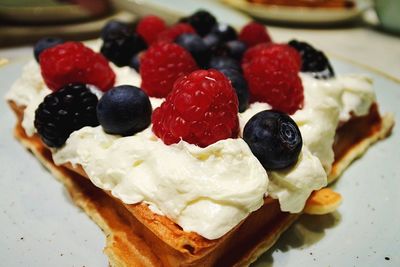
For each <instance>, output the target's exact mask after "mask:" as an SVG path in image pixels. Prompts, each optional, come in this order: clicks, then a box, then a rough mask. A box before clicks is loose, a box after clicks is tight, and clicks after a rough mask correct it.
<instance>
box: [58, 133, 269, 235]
mask: <svg viewBox="0 0 400 267" xmlns="http://www.w3.org/2000/svg"><path fill="white" fill-rule="evenodd" d="M53 159H54V162H55V163H56V164H63V163H67V162H71V163H72V164H80V165H81V166H82V167H83V169H84V170H85V172H86V173H87V174H88V176H89V177H90V179H91V181H92V182H93V183H94V184H95V185H96V186H98V187H100V188H102V189H104V190H109V191H111V193H112V195H113V196H115V197H117V198H119V199H121V200H122V201H123V202H124V203H127V204H134V203H138V202H142V201H144V202H146V203H149V204H150V205H154V206H156V207H157V209H159V210H160V211H161V212H162V213H163V214H165V215H166V216H168V217H169V218H171V219H172V220H173V221H175V222H176V223H177V224H179V225H180V226H181V227H182V228H183V229H184V230H185V231H194V232H196V233H199V234H200V235H202V236H204V237H206V238H209V239H215V238H218V237H221V236H222V235H224V234H225V233H226V232H228V231H229V230H231V229H232V228H233V227H234V226H236V225H237V224H238V223H239V222H240V221H241V220H243V219H244V218H246V217H247V215H248V214H250V213H251V212H252V211H255V210H257V209H258V208H260V207H261V206H262V205H263V203H264V194H265V192H267V186H268V175H267V173H266V172H265V170H264V168H263V167H262V165H261V164H260V163H259V161H258V160H257V159H256V158H255V157H254V156H253V154H252V152H251V150H250V148H249V147H248V146H247V144H246V143H245V142H244V140H243V139H226V140H221V141H219V142H216V143H214V144H212V145H210V146H208V147H206V148H200V147H198V146H195V145H191V144H189V143H186V142H185V141H181V142H179V143H178V144H174V145H170V146H166V145H165V144H164V143H163V142H162V141H161V140H160V139H158V138H156V137H155V136H154V135H153V133H152V131H151V129H146V130H144V131H142V132H140V133H138V134H135V135H133V136H129V137H124V138H118V137H117V136H112V135H108V134H106V133H104V131H103V130H102V128H101V127H100V126H99V127H95V128H93V127H84V128H82V129H81V130H79V131H76V132H74V133H72V134H71V136H70V137H69V139H68V140H67V143H66V145H65V146H63V147H62V148H61V149H58V150H56V151H55V153H54V154H53Z"/></svg>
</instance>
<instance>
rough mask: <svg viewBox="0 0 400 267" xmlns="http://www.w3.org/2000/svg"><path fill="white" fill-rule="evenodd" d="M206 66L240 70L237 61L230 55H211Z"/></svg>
mask: <svg viewBox="0 0 400 267" xmlns="http://www.w3.org/2000/svg"><path fill="white" fill-rule="evenodd" d="M208 66H209V68H210V69H217V70H222V69H234V70H237V71H239V72H241V71H242V69H241V68H240V64H239V62H237V61H236V60H234V59H233V58H230V57H223V56H222V57H213V58H211V60H210V62H209V64H208Z"/></svg>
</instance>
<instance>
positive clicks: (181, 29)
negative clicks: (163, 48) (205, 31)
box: [157, 23, 196, 42]
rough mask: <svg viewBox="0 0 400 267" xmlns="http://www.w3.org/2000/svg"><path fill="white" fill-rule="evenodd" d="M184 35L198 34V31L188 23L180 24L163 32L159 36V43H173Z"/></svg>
mask: <svg viewBox="0 0 400 267" xmlns="http://www.w3.org/2000/svg"><path fill="white" fill-rule="evenodd" d="M183 33H196V31H195V29H193V27H192V26H191V25H190V24H188V23H178V24H175V25H172V26H171V27H169V28H168V29H166V30H164V31H163V32H161V33H160V34H159V35H158V36H157V41H159V42H173V41H175V39H176V38H177V37H178V36H179V35H181V34H183Z"/></svg>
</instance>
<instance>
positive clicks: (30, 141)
mask: <svg viewBox="0 0 400 267" xmlns="http://www.w3.org/2000/svg"><path fill="white" fill-rule="evenodd" d="M9 104H10V106H11V108H12V110H13V111H14V112H15V114H16V115H17V124H16V127H15V130H14V135H15V137H16V138H17V139H18V140H19V141H20V142H21V143H22V144H23V145H24V146H25V147H26V148H27V149H28V150H30V151H31V152H32V153H33V154H34V156H35V157H36V158H38V159H39V160H40V162H41V163H42V164H43V165H44V166H45V167H46V168H47V169H48V170H49V171H50V172H51V173H52V174H53V176H55V177H56V178H57V179H58V180H60V181H61V182H62V183H63V184H64V185H65V187H66V189H67V190H68V192H69V194H70V196H71V198H72V200H73V201H74V203H75V204H76V205H77V206H79V207H81V208H82V209H83V210H84V211H85V212H86V213H87V214H88V216H89V217H90V218H91V219H92V220H93V221H94V222H95V223H96V224H97V225H98V226H99V227H100V228H101V229H102V230H103V232H104V233H105V235H106V236H107V239H106V247H105V249H104V252H105V253H106V254H107V256H108V258H109V262H110V266H124V267H125V266H247V265H249V264H250V263H252V262H254V261H255V260H256V259H257V258H258V257H259V256H260V255H261V254H262V253H264V252H265V251H267V250H268V249H269V248H270V247H271V246H272V245H273V244H274V243H275V242H276V240H277V239H278V238H279V236H280V235H281V234H282V233H283V232H284V231H285V230H286V229H287V228H288V227H289V226H290V225H291V224H292V223H293V222H294V221H295V220H296V219H297V218H298V217H299V216H300V214H290V213H286V212H282V211H280V208H279V203H278V202H277V200H274V199H271V198H266V199H265V200H264V205H263V206H262V207H261V208H260V209H259V210H257V211H255V212H253V213H251V214H250V215H249V216H248V217H247V218H246V219H245V220H243V221H242V222H241V223H240V224H239V225H237V226H236V227H235V228H234V229H232V230H231V231H230V232H228V233H227V234H225V235H224V236H223V237H221V238H219V239H216V240H208V239H206V238H204V237H202V236H200V235H198V234H196V233H188V232H184V231H183V230H182V229H181V228H180V227H179V226H178V225H177V224H175V223H174V222H172V221H171V220H169V219H168V218H166V217H165V216H160V215H157V214H154V213H153V212H152V211H151V210H150V209H149V208H148V206H147V205H146V204H143V203H140V204H134V205H127V204H124V203H122V202H121V201H119V200H118V199H116V198H114V197H112V196H111V195H110V194H109V192H106V191H103V190H101V189H99V188H97V187H96V186H94V185H93V184H92V183H91V182H90V180H89V179H88V178H87V175H86V174H85V172H84V171H83V169H82V168H80V167H79V166H78V167H77V168H73V167H72V166H71V165H68V164H66V165H63V166H56V165H55V164H54V162H53V160H52V157H51V152H50V151H49V150H48V149H47V148H46V147H45V146H44V145H43V143H42V142H41V140H40V138H39V137H38V136H37V135H34V136H32V137H29V136H27V135H26V134H25V131H24V129H23V128H22V126H21V121H22V118H23V109H24V107H18V106H17V105H16V104H15V103H13V102H9ZM361 118H362V117H361ZM363 119H364V121H366V122H367V124H368V125H367V126H365V125H364V124H362V123H360V122H359V121H357V120H353V121H352V120H351V121H350V123H352V125H362V126H363V127H367V129H366V128H364V129H363V132H364V135H358V136H355V137H354V136H353V137H352V141H351V142H350V143H349V144H347V145H346V147H345V148H343V147H341V154H340V157H337V158H336V159H335V163H334V165H333V168H332V172H331V175H330V176H329V179H330V181H333V180H334V179H336V178H337V177H339V176H340V174H341V173H342V172H343V171H344V170H345V169H346V168H347V166H349V165H350V163H351V162H352V161H353V160H355V159H356V158H358V157H360V156H361V155H362V154H363V153H364V152H365V151H366V150H367V149H368V147H369V146H371V145H372V144H373V143H375V142H376V141H378V140H379V139H382V138H384V137H386V136H388V135H389V134H390V132H391V129H392V127H393V125H394V119H393V116H392V115H385V116H383V117H381V116H380V115H379V113H378V110H377V106H376V105H373V107H371V111H370V114H369V115H367V116H365V118H363ZM357 123H358V124H357ZM344 126H346V127H351V125H346V124H345V125H344ZM344 126H341V127H340V128H342V127H344ZM340 128H339V129H338V132H337V136H338V135H339V131H340ZM342 129H344V128H342ZM345 137H346V135H345V133H344V132H343V133H342V136H341V138H342V139H343V140H345V139H344V138H345ZM347 139H350V137H349V136H347ZM338 142H339V143H340V140H337V142H336V143H338ZM343 142H344V141H343ZM336 146H337V147H338V146H339V145H337V144H336ZM334 149H335V146H334ZM336 150H337V149H335V151H336Z"/></svg>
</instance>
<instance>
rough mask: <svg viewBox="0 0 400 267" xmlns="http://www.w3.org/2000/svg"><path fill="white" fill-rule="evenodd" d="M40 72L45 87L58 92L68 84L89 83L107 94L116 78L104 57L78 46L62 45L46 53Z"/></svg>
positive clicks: (76, 44)
mask: <svg viewBox="0 0 400 267" xmlns="http://www.w3.org/2000/svg"><path fill="white" fill-rule="evenodd" d="M39 61H40V68H41V72H42V76H43V79H44V81H45V83H46V85H47V86H48V87H49V88H50V89H52V90H53V91H56V90H58V89H60V88H61V87H62V86H64V85H67V84H69V83H86V84H92V85H95V86H97V87H98V88H99V89H101V90H102V91H107V90H108V89H109V88H111V87H112V86H113V85H114V81H115V74H114V72H113V71H112V69H111V68H110V65H109V64H108V61H107V60H106V59H105V58H104V57H103V55H101V54H99V53H96V52H94V51H93V50H91V49H90V48H87V47H85V46H84V45H83V44H82V43H79V42H67V43H63V44H60V45H57V46H54V47H51V48H48V49H46V50H45V51H43V52H42V53H41V54H40V56H39Z"/></svg>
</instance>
